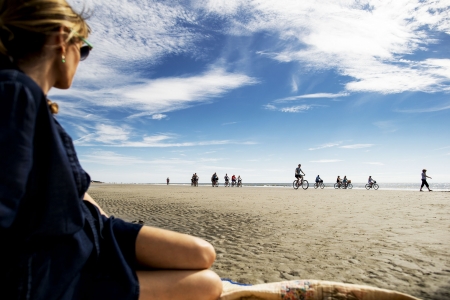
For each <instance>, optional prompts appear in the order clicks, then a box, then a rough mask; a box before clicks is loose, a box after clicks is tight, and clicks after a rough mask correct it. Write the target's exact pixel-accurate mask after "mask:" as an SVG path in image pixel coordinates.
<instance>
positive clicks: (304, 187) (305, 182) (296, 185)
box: [292, 179, 309, 190]
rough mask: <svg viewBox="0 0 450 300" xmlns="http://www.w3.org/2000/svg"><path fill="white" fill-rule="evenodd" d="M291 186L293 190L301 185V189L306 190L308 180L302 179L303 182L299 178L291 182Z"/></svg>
mask: <svg viewBox="0 0 450 300" xmlns="http://www.w3.org/2000/svg"><path fill="white" fill-rule="evenodd" d="M292 186H293V187H294V189H295V190H298V188H299V187H302V189H304V190H307V189H308V187H309V183H308V180H306V179H303V182H301V181H300V179H299V180H297V179H296V180H294V182H293V183H292Z"/></svg>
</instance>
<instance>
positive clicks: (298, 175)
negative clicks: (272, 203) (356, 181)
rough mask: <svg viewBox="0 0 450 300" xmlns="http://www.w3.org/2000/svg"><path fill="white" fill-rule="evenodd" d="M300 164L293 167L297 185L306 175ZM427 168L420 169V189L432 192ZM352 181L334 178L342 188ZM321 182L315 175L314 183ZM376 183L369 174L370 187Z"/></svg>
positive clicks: (318, 176)
mask: <svg viewBox="0 0 450 300" xmlns="http://www.w3.org/2000/svg"><path fill="white" fill-rule="evenodd" d="M301 167H302V165H301V164H298V166H297V168H295V178H296V179H297V182H299V181H300V182H299V185H301V184H302V183H303V177H304V176H306V174H305V173H304V172H303V170H302V168H301ZM426 173H427V170H426V169H423V170H422V174H421V176H422V185H421V186H420V191H421V192H423V190H422V189H423V187H424V186H426V187H427V189H428V191H429V192H432V191H433V190H431V189H430V186H429V184H428V182H427V178H430V179H432V178H431V177H430V176H427V174H426ZM351 182H352V181H351V180H350V179H348V178H347V176H344V178H342V179H341V176H339V175H338V177H337V179H336V183H337V184H338V185H339V186H341V185H342V186H343V187H344V188H345V187H347V185H348V184H349V183H351ZM320 183H323V180H322V178H320V175H317V177H316V184H320ZM374 183H376V181H375V180H374V179H373V178H372V176H369V179H368V180H367V184H368V185H369V186H370V187H372V186H373V184H374Z"/></svg>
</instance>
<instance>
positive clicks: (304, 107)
mask: <svg viewBox="0 0 450 300" xmlns="http://www.w3.org/2000/svg"><path fill="white" fill-rule="evenodd" d="M317 106H319V105H310V104H303V105H295V106H290V107H277V106H275V105H273V104H266V105H263V108H264V109H267V110H273V111H281V112H285V113H300V112H305V111H308V110H311V109H313V108H314V107H317Z"/></svg>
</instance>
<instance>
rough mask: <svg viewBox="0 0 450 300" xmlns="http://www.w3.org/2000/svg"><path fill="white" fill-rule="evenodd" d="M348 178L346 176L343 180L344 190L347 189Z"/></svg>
mask: <svg viewBox="0 0 450 300" xmlns="http://www.w3.org/2000/svg"><path fill="white" fill-rule="evenodd" d="M347 181H348V180H347V176H344V179H343V180H342V183H343V184H344V188H347Z"/></svg>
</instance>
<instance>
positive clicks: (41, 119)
mask: <svg viewBox="0 0 450 300" xmlns="http://www.w3.org/2000/svg"><path fill="white" fill-rule="evenodd" d="M89 33H90V28H89V26H88V25H87V23H86V21H85V20H84V18H83V17H82V16H81V15H80V14H78V13H76V12H75V11H74V10H73V9H72V7H71V6H70V5H69V4H68V3H67V2H66V0H20V1H19V0H2V1H0V240H1V242H2V246H1V247H0V266H1V267H0V268H1V271H0V290H1V292H0V295H1V296H0V298H1V299H45V300H94V299H113V300H114V299H130V300H131V299H132V300H137V299H140V300H144V299H159V300H164V299H204V300H213V299H218V298H219V296H220V294H221V292H222V282H221V280H220V278H219V276H217V275H216V274H215V273H214V272H213V271H211V270H208V269H209V268H210V267H211V265H212V263H213V262H214V260H215V257H216V254H215V251H214V248H213V247H212V245H211V244H210V243H208V242H206V241H204V240H202V239H200V238H197V237H193V236H190V235H186V234H181V233H177V232H173V231H168V230H164V229H159V228H154V227H149V226H144V225H143V224H137V223H129V222H125V221H123V220H121V219H119V218H114V217H112V216H111V217H108V216H107V214H106V213H105V212H104V211H103V210H102V208H101V207H100V206H99V205H98V204H97V203H96V202H95V201H94V199H92V197H91V196H90V195H89V194H88V193H87V190H88V188H89V185H90V183H91V179H90V176H89V174H88V173H86V172H85V171H84V169H83V168H82V167H81V164H80V162H79V160H78V158H77V154H76V151H75V147H74V145H73V143H72V139H71V138H70V136H69V134H68V133H67V132H66V131H65V130H64V129H63V127H62V126H61V124H60V123H59V122H58V121H57V120H56V119H55V117H54V116H53V114H55V113H57V112H58V107H57V105H56V104H55V103H51V102H48V101H47V96H46V95H47V94H48V93H49V91H50V90H51V88H53V87H54V88H58V89H68V88H69V87H70V86H71V84H72V80H73V78H74V75H75V72H76V69H77V67H78V64H79V62H80V61H82V60H84V59H86V58H87V57H88V55H89V53H90V51H91V50H92V49H93V46H92V44H91V43H90V42H88V41H87V38H88V36H89ZM91 67H92V66H91Z"/></svg>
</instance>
